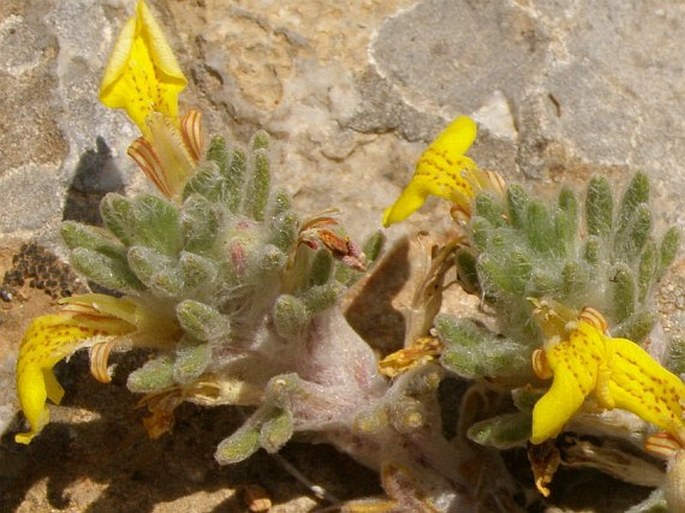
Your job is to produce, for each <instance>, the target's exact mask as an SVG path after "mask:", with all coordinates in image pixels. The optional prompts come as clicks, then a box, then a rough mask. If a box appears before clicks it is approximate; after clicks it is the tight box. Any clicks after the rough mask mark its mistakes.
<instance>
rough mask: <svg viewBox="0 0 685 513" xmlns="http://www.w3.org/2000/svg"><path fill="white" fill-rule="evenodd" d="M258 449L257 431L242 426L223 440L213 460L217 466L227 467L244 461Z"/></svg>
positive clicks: (251, 427)
mask: <svg viewBox="0 0 685 513" xmlns="http://www.w3.org/2000/svg"><path fill="white" fill-rule="evenodd" d="M257 449H259V430H258V429H257V428H256V427H253V426H243V427H242V428H240V429H239V430H238V431H236V432H235V433H233V434H232V435H231V436H229V437H228V438H226V439H225V440H223V441H222V442H221V443H220V444H219V446H218V447H217V448H216V452H215V453H214V459H216V461H217V462H218V463H219V465H229V464H232V463H238V462H240V461H243V460H246V459H247V458H249V457H250V456H252V455H253V454H254V453H255V452H257Z"/></svg>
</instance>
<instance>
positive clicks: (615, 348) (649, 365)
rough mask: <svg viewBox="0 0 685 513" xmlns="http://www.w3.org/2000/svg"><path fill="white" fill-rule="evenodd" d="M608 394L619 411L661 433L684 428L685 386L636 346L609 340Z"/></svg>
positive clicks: (678, 430) (619, 339) (624, 340)
mask: <svg viewBox="0 0 685 513" xmlns="http://www.w3.org/2000/svg"><path fill="white" fill-rule="evenodd" d="M610 349H611V354H610V357H609V359H608V366H609V371H610V376H611V379H610V381H609V393H610V394H611V397H612V399H613V401H614V404H615V407H616V408H621V409H623V410H628V411H631V412H633V413H635V414H636V415H638V416H639V417H640V418H642V420H645V421H647V422H650V423H652V424H654V425H655V426H658V427H659V428H660V429H662V430H664V431H666V432H668V433H673V434H677V433H679V432H680V431H681V430H682V428H683V407H682V405H681V401H682V400H683V399H685V384H683V382H682V380H681V379H680V378H678V377H677V376H675V375H674V374H672V373H670V372H669V371H667V370H666V369H664V368H663V367H662V366H661V365H659V363H658V362H656V361H655V360H654V359H653V358H652V357H651V356H650V355H649V353H647V351H645V350H644V349H642V348H641V347H640V346H638V345H637V344H635V343H634V342H632V341H630V340H626V339H621V338H612V339H610Z"/></svg>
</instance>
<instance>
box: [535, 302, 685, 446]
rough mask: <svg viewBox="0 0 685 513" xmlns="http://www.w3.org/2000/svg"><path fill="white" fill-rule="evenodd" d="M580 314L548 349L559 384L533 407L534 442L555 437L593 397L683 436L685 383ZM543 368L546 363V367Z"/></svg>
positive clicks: (546, 357) (541, 371)
mask: <svg viewBox="0 0 685 513" xmlns="http://www.w3.org/2000/svg"><path fill="white" fill-rule="evenodd" d="M596 315H597V313H596V312H595V313H594V314H593V316H594V319H595V321H593V317H592V316H588V315H583V314H581V317H580V319H579V320H578V321H577V323H575V326H574V327H573V328H572V329H571V330H570V333H569V334H568V336H567V337H566V339H565V340H556V341H553V342H552V343H551V344H550V345H549V347H547V348H546V349H545V350H544V358H543V359H542V361H543V363H544V364H545V365H547V366H548V369H544V368H543V369H541V368H540V367H541V365H540V362H541V359H540V355H539V354H538V355H536V362H535V363H536V365H535V367H536V372H537V373H538V374H539V375H540V376H541V377H544V376H545V375H546V374H548V372H547V371H550V372H551V373H552V374H553V375H554V381H553V383H552V386H551V388H550V389H549V391H548V392H547V393H546V394H545V395H544V396H543V397H542V398H541V399H540V400H539V401H538V402H537V404H536V405H535V408H534V409H533V432H532V436H531V442H533V443H534V444H539V443H542V442H543V441H545V440H547V439H548V438H552V437H555V436H556V435H558V434H559V432H560V431H561V430H562V429H563V427H564V425H565V424H566V423H567V422H568V421H569V420H570V419H571V417H573V416H574V415H575V414H576V413H577V412H578V410H579V409H580V407H581V406H582V404H583V402H584V401H585V398H586V397H587V396H588V395H590V394H593V396H594V397H595V399H596V400H597V402H598V404H599V405H600V406H602V407H604V408H607V409H612V408H621V409H623V410H626V411H629V412H632V413H634V414H636V415H637V416H639V417H640V418H642V419H643V420H645V421H647V422H650V423H652V424H654V425H656V426H658V427H659V428H660V429H662V430H664V431H666V432H669V433H673V434H676V435H677V434H678V433H682V430H683V427H684V423H683V407H682V405H681V402H682V400H683V399H684V398H685V384H683V382H682V381H681V380H680V379H679V378H678V377H677V376H675V375H674V374H672V373H670V372H669V371H668V370H666V369H665V368H664V367H662V366H661V365H660V364H659V363H658V362H657V361H655V360H654V359H653V358H652V357H651V356H650V355H649V353H647V352H646V351H645V350H644V349H642V348H641V347H640V346H638V345H637V344H635V343H634V342H632V341H630V340H627V339H622V338H613V337H610V336H608V335H607V334H606V333H605V332H604V331H603V329H602V328H603V325H602V323H599V322H596V319H597V318H596ZM543 367H544V365H543Z"/></svg>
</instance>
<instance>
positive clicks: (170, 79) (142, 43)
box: [100, 0, 187, 137]
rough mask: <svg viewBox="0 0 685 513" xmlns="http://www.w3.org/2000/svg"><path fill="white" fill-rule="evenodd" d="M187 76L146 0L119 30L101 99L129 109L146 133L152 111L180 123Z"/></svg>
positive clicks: (105, 102)
mask: <svg viewBox="0 0 685 513" xmlns="http://www.w3.org/2000/svg"><path fill="white" fill-rule="evenodd" d="M186 84H187V80H186V78H185V76H184V75H183V72H182V71H181V68H180V66H179V65H178V62H177V61H176V57H175V56H174V53H173V51H172V50H171V47H170V46H169V43H168V42H167V40H166V38H165V37H164V34H163V33H162V30H161V29H160V27H159V25H158V24H157V21H156V20H155V19H154V17H153V16H152V14H151V12H150V10H149V8H148V7H147V5H146V4H145V2H144V1H143V0H139V1H138V4H137V6H136V15H135V16H134V17H133V18H131V19H130V20H129V21H128V22H127V23H126V25H125V26H124V29H123V30H122V31H121V33H120V34H119V38H118V39H117V41H116V43H115V45H114V49H113V50H112V53H111V55H110V59H109V63H108V65H107V69H106V70H105V75H104V77H103V79H102V83H101V85H100V101H101V102H102V103H103V104H104V105H105V106H107V107H110V108H113V109H118V108H123V109H125V110H126V112H127V114H128V116H129V117H130V118H131V120H133V122H135V124H136V125H138V128H139V129H140V131H141V132H142V133H143V135H144V136H145V137H149V135H150V128H149V126H148V125H147V123H146V120H147V118H148V116H149V115H150V114H151V113H152V112H159V113H161V114H162V115H164V116H165V117H166V118H168V119H171V120H174V122H175V123H176V124H177V126H179V127H180V121H179V116H178V95H179V93H180V92H181V91H182V90H183V89H185V87H186Z"/></svg>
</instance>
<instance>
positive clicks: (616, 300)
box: [612, 264, 637, 322]
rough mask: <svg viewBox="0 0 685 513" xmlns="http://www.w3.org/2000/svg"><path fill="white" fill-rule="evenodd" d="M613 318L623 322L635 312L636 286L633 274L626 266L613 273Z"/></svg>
mask: <svg viewBox="0 0 685 513" xmlns="http://www.w3.org/2000/svg"><path fill="white" fill-rule="evenodd" d="M612 281H613V287H612V291H613V305H612V306H613V314H614V316H613V318H614V321H615V322H623V321H625V320H626V319H627V318H628V317H630V316H631V315H633V312H634V311H635V297H636V295H637V294H636V292H637V291H636V285H635V279H634V278H633V273H632V271H631V270H630V268H629V267H628V266H627V265H625V264H619V265H617V266H616V268H615V269H614V273H613V280H612Z"/></svg>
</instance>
